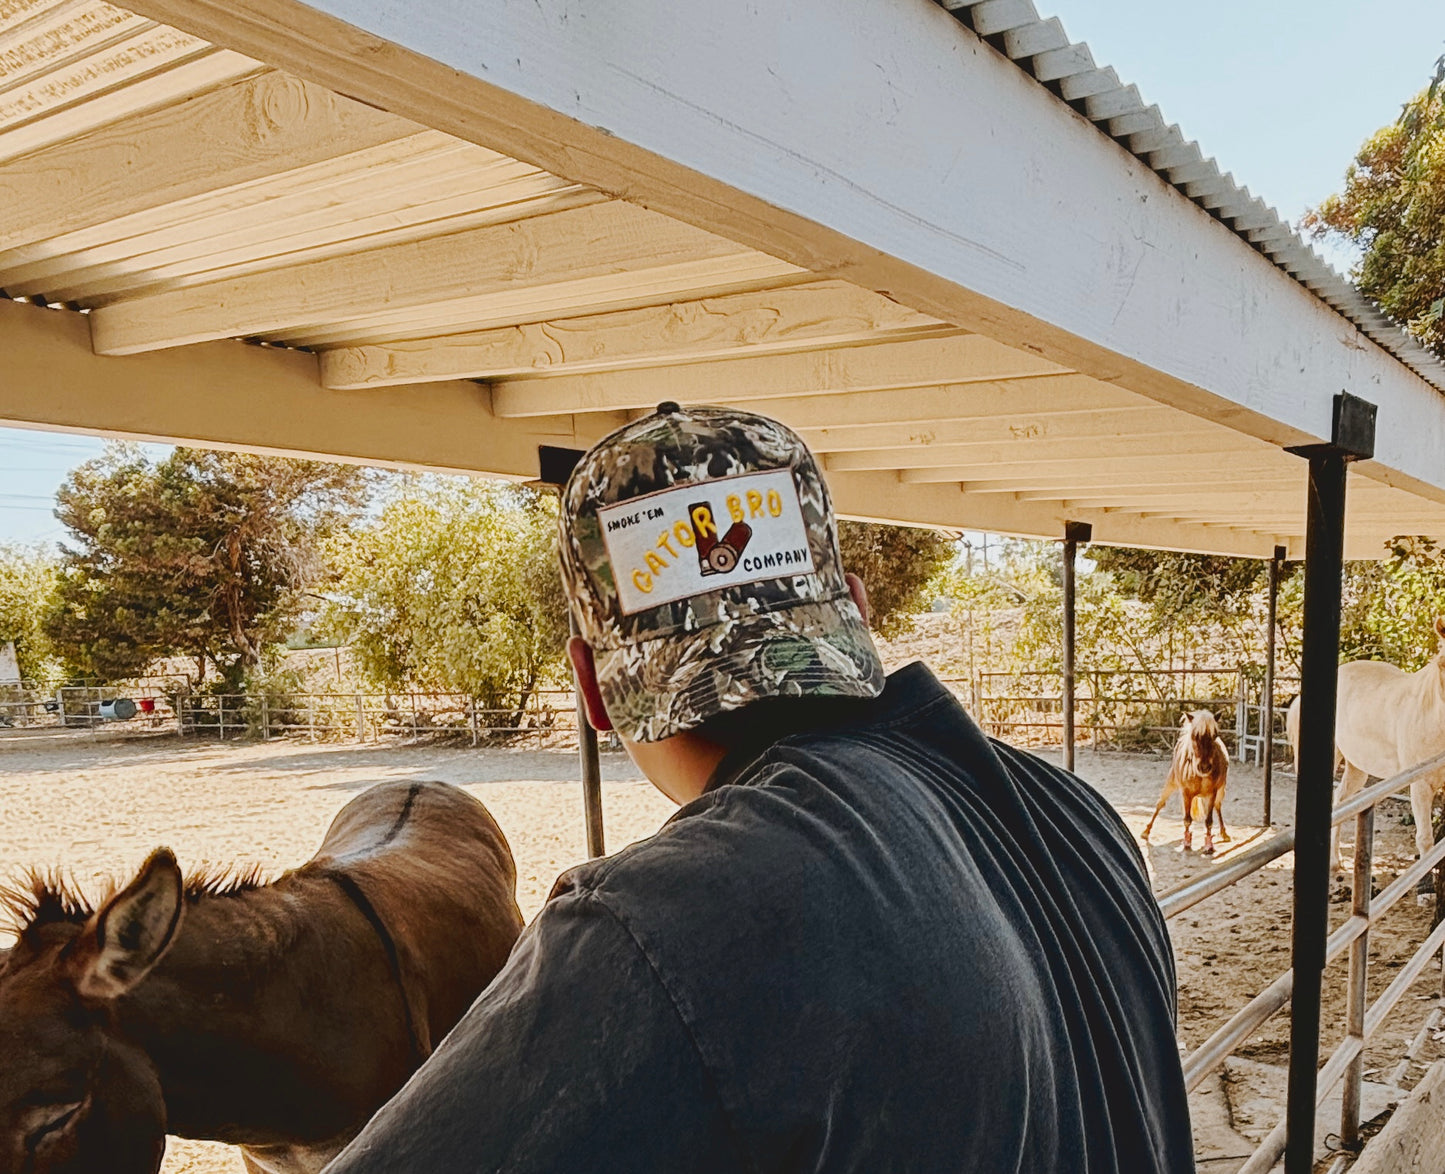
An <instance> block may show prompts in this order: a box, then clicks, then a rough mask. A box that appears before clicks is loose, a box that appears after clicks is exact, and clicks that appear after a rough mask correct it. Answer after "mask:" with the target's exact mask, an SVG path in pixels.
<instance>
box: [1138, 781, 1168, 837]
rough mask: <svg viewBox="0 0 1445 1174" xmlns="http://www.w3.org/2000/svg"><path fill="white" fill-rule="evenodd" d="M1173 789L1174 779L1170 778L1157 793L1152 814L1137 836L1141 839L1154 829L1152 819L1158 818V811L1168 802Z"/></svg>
mask: <svg viewBox="0 0 1445 1174" xmlns="http://www.w3.org/2000/svg"><path fill="white" fill-rule="evenodd" d="M1173 790H1174V780H1173V779H1170V780H1169V781H1168V782H1167V783H1165V784H1164V790H1163V791H1162V792H1160V794H1159V802H1158V803H1157V804H1156V805H1155V807H1154V814H1153V815H1151V816H1150V817H1149V822H1148V823H1147V824H1145V825H1144V832H1143V834H1142V835H1141V836H1140V837H1139V838H1140V839H1141V840H1147V839H1148V838H1149V833H1150V832H1152V831H1153V830H1154V821H1155V820H1156V819H1158V818H1159V813H1160V812H1161V811H1163V810H1164V804H1166V803H1167V802H1169V794H1170V792H1171V791H1173Z"/></svg>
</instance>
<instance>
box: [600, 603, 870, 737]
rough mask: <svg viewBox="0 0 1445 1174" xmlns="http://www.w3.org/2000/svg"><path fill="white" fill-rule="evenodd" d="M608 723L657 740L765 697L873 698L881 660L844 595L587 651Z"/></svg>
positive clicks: (621, 731) (625, 733) (628, 733)
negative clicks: (693, 629) (592, 651)
mask: <svg viewBox="0 0 1445 1174" xmlns="http://www.w3.org/2000/svg"><path fill="white" fill-rule="evenodd" d="M594 657H595V662H596V666H597V685H598V688H599V689H600V690H601V693H602V700H603V703H604V704H605V705H606V706H607V716H608V717H609V718H610V719H611V721H612V727H613V729H615V730H616V731H617V732H618V733H619V734H621V735H622V736H623V737H624V738H627V739H629V740H631V741H634V742H657V741H661V740H662V739H663V738H670V737H672V736H673V735H674V734H680V733H682V732H684V731H685V730H690V729H692V728H694V727H695V726H698V725H700V724H701V723H703V722H705V721H706V720H707V719H708V718H710V717H712V716H714V715H715V714H719V713H725V712H727V711H728V710H733V709H739V708H741V707H742V706H744V705H747V704H749V703H750V702H753V701H757V700H760V699H762V698H765V697H830V696H831V697H877V696H878V694H879V693H881V692H882V690H883V664H882V662H881V661H880V660H879V659H878V651H877V649H876V648H875V647H874V644H873V638H872V636H871V635H869V632H868V628H867V625H865V624H864V623H863V619H862V617H861V616H860V615H859V614H858V608H857V605H856V604H854V602H853V599H852V597H851V596H850V595H848V594H846V593H844V594H843V595H841V596H838V597H835V598H833V599H828V600H821V601H816V602H815V601H806V602H799V603H796V604H793V605H791V606H789V607H785V608H774V609H771V610H768V611H760V612H754V613H751V614H745V615H741V616H737V617H730V618H726V619H723V620H721V621H719V622H718V623H714V624H709V625H708V626H707V627H705V628H700V629H698V630H696V631H693V632H673V633H669V634H667V635H664V636H658V637H655V638H653V639H650V640H645V641H641V642H638V643H633V644H624V645H622V646H620V647H617V648H611V649H594Z"/></svg>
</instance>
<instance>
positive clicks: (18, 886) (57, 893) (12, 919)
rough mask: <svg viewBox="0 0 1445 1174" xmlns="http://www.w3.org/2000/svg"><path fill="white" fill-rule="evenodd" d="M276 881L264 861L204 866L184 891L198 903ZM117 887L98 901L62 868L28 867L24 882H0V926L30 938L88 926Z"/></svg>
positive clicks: (188, 879) (112, 882)
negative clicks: (50, 929) (54, 928)
mask: <svg viewBox="0 0 1445 1174" xmlns="http://www.w3.org/2000/svg"><path fill="white" fill-rule="evenodd" d="M270 883H271V882H270V881H269V880H268V879H267V878H266V876H265V873H264V870H263V869H262V867H261V865H259V864H249V865H245V866H241V865H227V866H221V865H213V864H202V865H201V866H200V867H199V868H197V869H196V870H195V871H194V872H192V873H190V874H189V875H188V876H187V877H186V878H185V881H184V893H185V899H186V901H187V902H188V903H194V902H196V901H199V900H200V899H201V898H203V897H236V896H239V895H241V894H242V893H250V892H254V891H255V890H257V889H262V888H265V887H266V886H267V885H268V884H270ZM116 888H117V885H116V883H115V880H114V879H111V880H110V881H109V882H108V883H107V885H106V888H105V894H104V896H102V897H101V899H100V901H99V902H97V901H95V900H93V899H92V898H90V897H88V896H86V895H85V893H83V892H81V890H80V889H79V887H78V886H77V885H76V883H75V880H74V878H73V877H68V876H66V875H64V874H63V873H61V872H60V871H59V870H58V869H43V870H42V869H36V868H32V869H28V870H27V871H26V872H24V873H23V874H22V875H21V877H20V879H19V880H16V881H13V882H8V883H0V928H6V929H9V930H10V931H11V932H13V933H14V934H15V936H16V937H24V936H25V935H26V934H29V933H31V932H32V931H34V930H37V929H41V928H43V927H44V926H47V925H83V924H84V923H85V922H86V921H88V920H89V919H90V918H91V917H92V916H94V914H95V911H96V909H98V908H99V907H100V906H101V905H104V904H105V902H106V901H108V900H109V899H110V897H111V896H112V895H113V894H114V893H115V891H116Z"/></svg>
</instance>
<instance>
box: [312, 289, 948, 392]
mask: <svg viewBox="0 0 1445 1174" xmlns="http://www.w3.org/2000/svg"><path fill="white" fill-rule="evenodd" d="M938 333H948V334H953V333H957V331H956V330H955V328H953V327H950V326H948V325H946V324H945V323H942V322H939V321H938V319H936V318H930V317H928V316H927V315H926V314H920V313H918V312H917V311H916V310H910V309H907V308H906V307H904V306H900V305H899V304H898V303H897V302H894V301H892V300H890V299H888V298H886V297H884V296H883V295H882V294H876V293H873V292H871V291H870V290H865V289H859V288H858V287H857V286H854V285H849V284H848V283H847V282H843V281H824V282H811V283H809V284H806V285H795V286H787V287H783V288H781V289H765V290H756V291H750V292H747V293H736V294H725V295H721V296H719V297H709V298H701V299H698V300H696V301H689V302H672V303H670V304H667V305H661V306H647V307H644V308H642V309H637V310H620V311H617V312H615V313H611V314H596V315H591V316H589V317H584V318H560V319H555V320H553V321H549V322H530V323H525V324H523V325H520V326H509V327H505V328H503V329H500V330H481V331H473V332H469V333H465V334H449V335H444V336H442V337H439V338H430V337H429V338H420V339H408V340H402V341H399V342H391V343H378V344H374V345H369V346H368V345H361V346H351V347H337V348H335V349H332V350H326V351H323V352H322V353H321V379H322V382H323V383H325V384H326V386H327V387H337V388H348V387H382V386H386V385H388V384H393V383H429V382H431V381H433V380H437V379H498V378H506V377H509V376H517V375H535V374H538V373H541V372H546V371H551V370H559V369H560V370H566V371H609V370H619V369H624V368H628V367H636V366H649V365H656V364H658V363H667V362H677V361H679V360H686V361H688V362H695V361H698V360H703V359H715V358H721V357H726V356H728V355H731V354H737V353H739V352H746V353H747V354H761V353H767V352H773V351H783V350H802V349H808V348H814V347H823V346H840V345H848V344H851V343H857V342H870V341H874V340H876V339H878V338H879V337H880V336H887V337H891V338H909V337H917V336H920V335H924V334H938Z"/></svg>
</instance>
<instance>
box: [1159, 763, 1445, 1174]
mask: <svg viewBox="0 0 1445 1174" xmlns="http://www.w3.org/2000/svg"><path fill="white" fill-rule="evenodd" d="M1442 766H1445V754H1441V755H1439V756H1438V757H1436V758H1432V759H1430V760H1428V761H1426V762H1423V763H1421V764H1420V765H1418V766H1415V767H1412V768H1411V769H1410V770H1407V771H1403V772H1402V773H1400V774H1398V775H1396V776H1395V777H1393V778H1390V779H1385V780H1383V781H1382V782H1378V783H1375V784H1373V785H1371V786H1368V787H1366V788H1364V789H1363V790H1361V791H1360V792H1359V793H1358V794H1356V795H1354V796H1352V797H1351V798H1350V799H1349V800H1347V801H1346V802H1344V803H1341V804H1339V805H1338V806H1337V807H1335V808H1334V811H1333V812H1332V814H1331V824H1332V825H1338V824H1341V823H1343V822H1345V821H1346V820H1348V819H1351V818H1353V819H1354V820H1355V861H1354V876H1353V881H1352V889H1351V900H1352V904H1351V910H1350V917H1349V918H1348V919H1347V920H1346V921H1344V922H1343V923H1342V924H1341V925H1340V926H1338V927H1337V928H1336V929H1335V930H1334V932H1333V933H1331V934H1330V935H1329V938H1328V940H1327V942H1326V944H1325V963H1326V965H1328V964H1329V963H1330V962H1333V961H1336V960H1338V959H1339V958H1341V957H1343V956H1344V955H1345V953H1346V951H1348V953H1349V976H1348V980H1347V981H1348V989H1347V992H1346V997H1345V1002H1346V1021H1345V1037H1344V1039H1343V1040H1342V1041H1341V1043H1340V1045H1339V1046H1338V1047H1337V1048H1336V1049H1335V1050H1334V1051H1333V1052H1332V1053H1331V1054H1330V1056H1329V1058H1328V1059H1327V1060H1326V1061H1325V1063H1324V1065H1323V1067H1321V1068H1320V1070H1319V1075H1318V1078H1317V1087H1316V1104H1322V1103H1323V1102H1324V1101H1325V1099H1326V1098H1327V1097H1328V1096H1329V1094H1330V1093H1332V1092H1333V1091H1334V1089H1335V1086H1336V1085H1338V1084H1339V1083H1340V1082H1341V1081H1342V1080H1343V1081H1344V1082H1345V1088H1344V1094H1343V1101H1342V1108H1341V1120H1340V1138H1341V1141H1342V1144H1343V1145H1344V1146H1346V1147H1347V1148H1354V1147H1356V1146H1358V1144H1359V1139H1360V1094H1361V1088H1362V1085H1363V1080H1364V1051H1365V1047H1366V1046H1367V1045H1368V1044H1369V1042H1370V1040H1371V1039H1372V1038H1373V1037H1374V1036H1375V1035H1376V1034H1377V1033H1378V1032H1379V1029H1380V1027H1381V1026H1382V1025H1383V1024H1384V1022H1385V1019H1386V1017H1387V1016H1388V1015H1389V1014H1390V1012H1391V1011H1392V1010H1393V1009H1394V1008H1395V1006H1396V1004H1398V1003H1399V1001H1400V999H1401V998H1403V997H1404V995H1405V992H1406V991H1407V990H1409V988H1410V987H1411V985H1413V983H1414V982H1415V980H1416V979H1418V978H1419V977H1420V974H1421V973H1422V972H1423V971H1424V969H1425V967H1426V966H1427V965H1428V964H1429V961H1430V959H1431V957H1433V956H1434V955H1435V954H1437V953H1440V952H1441V951H1442V950H1445V921H1442V922H1441V924H1440V925H1438V926H1437V927H1436V928H1435V929H1434V931H1433V932H1431V933H1430V934H1429V935H1428V936H1427V937H1426V938H1425V940H1424V941H1423V942H1421V944H1420V946H1419V947H1418V948H1417V949H1416V951H1415V953H1414V954H1413V955H1412V956H1411V958H1410V960H1409V961H1408V962H1406V963H1405V965H1404V966H1402V967H1401V968H1400V970H1399V972H1398V973H1397V974H1396V975H1395V978H1394V979H1393V980H1392V981H1391V983H1390V984H1389V986H1387V987H1386V988H1385V990H1384V991H1383V992H1382V993H1381V994H1380V996H1379V997H1378V998H1377V999H1376V1000H1375V1001H1374V1002H1373V1003H1371V1002H1369V1001H1368V984H1369V964H1370V958H1369V935H1370V930H1371V928H1373V927H1374V926H1377V925H1379V923H1380V921H1381V920H1382V919H1383V918H1384V916H1385V914H1387V913H1388V912H1389V911H1390V909H1391V908H1393V907H1394V906H1395V905H1396V904H1397V903H1398V902H1399V901H1400V900H1401V899H1402V898H1404V897H1405V896H1406V895H1407V894H1409V893H1412V892H1414V890H1415V886H1416V884H1417V883H1418V882H1419V881H1420V880H1421V879H1423V878H1424V877H1425V876H1427V875H1428V874H1429V873H1430V872H1431V870H1432V869H1434V868H1436V867H1437V866H1438V865H1440V863H1441V862H1442V861H1445V841H1442V842H1441V843H1438V844H1436V845H1435V846H1434V848H1432V849H1431V850H1430V851H1429V852H1427V853H1426V854H1425V855H1424V856H1423V857H1422V858H1421V859H1419V860H1417V861H1415V863H1414V864H1412V865H1411V866H1410V867H1409V868H1407V869H1405V870H1404V871H1403V872H1401V873H1400V875H1399V876H1398V877H1397V878H1396V879H1395V880H1394V881H1393V882H1391V884H1389V885H1388V886H1386V887H1385V888H1384V889H1382V890H1381V891H1380V892H1379V893H1373V892H1372V881H1371V873H1372V866H1373V863H1374V831H1375V809H1376V807H1377V806H1378V804H1379V803H1380V801H1381V800H1382V799H1386V798H1389V797H1391V796H1393V795H1398V794H1400V793H1401V792H1402V791H1405V790H1407V789H1408V788H1409V786H1410V784H1411V783H1413V782H1414V781H1415V780H1416V779H1418V778H1420V777H1421V776H1423V775H1427V774H1430V773H1432V772H1434V771H1436V770H1438V769H1440V768H1441V767H1442ZM1294 847H1295V837H1294V833H1293V832H1282V833H1280V834H1279V835H1277V836H1274V837H1272V838H1271V839H1269V840H1267V841H1266V842H1265V843H1263V844H1257V845H1255V846H1254V847H1252V848H1248V849H1245V850H1244V851H1241V852H1239V853H1237V854H1235V855H1232V856H1231V857H1229V858H1227V859H1226V860H1224V861H1222V862H1221V863H1219V864H1218V865H1216V866H1215V867H1213V868H1211V869H1210V870H1209V871H1208V872H1206V873H1204V874H1203V875H1201V876H1198V877H1195V878H1193V879H1191V880H1188V881H1186V882H1184V883H1183V884H1180V885H1176V886H1175V887H1174V888H1172V889H1169V890H1168V891H1166V892H1164V893H1162V894H1160V896H1159V907H1160V909H1161V910H1162V911H1163V913H1164V916H1165V918H1166V919H1167V918H1173V917H1177V916H1178V915H1179V914H1181V913H1183V912H1184V911H1185V910H1186V909H1191V908H1193V907H1194V906H1195V905H1197V904H1199V903H1200V902H1201V901H1204V900H1206V899H1207V898H1209V897H1211V896H1213V895H1215V894H1216V893H1219V892H1222V891H1223V890H1224V889H1227V888H1229V887H1230V886H1231V885H1234V884H1237V883H1239V882H1240V881H1241V880H1243V879H1244V878H1245V877H1248V876H1251V875H1253V874H1254V873H1255V872H1258V871H1259V870H1260V869H1261V868H1264V867H1265V866H1266V865H1268V864H1269V863H1271V862H1272V861H1275V860H1278V859H1279V858H1280V857H1282V856H1285V855H1287V854H1288V853H1290V852H1292V851H1293V850H1294ZM1442 962H1445V958H1442ZM1293 989H1294V970H1293V969H1290V970H1286V971H1285V972H1284V973H1283V974H1281V975H1279V976H1278V977H1277V978H1275V979H1274V981H1273V982H1271V983H1269V985H1268V986H1266V987H1265V988H1264V990H1262V991H1261V992H1260V993H1259V994H1258V995H1256V996H1255V997H1254V998H1253V999H1251V1000H1250V1001H1249V1002H1248V1003H1246V1004H1245V1005H1244V1006H1243V1007H1241V1008H1240V1009H1239V1010H1238V1011H1237V1012H1235V1014H1234V1015H1233V1016H1232V1017H1231V1018H1230V1019H1229V1020H1228V1022H1226V1023H1225V1024H1224V1025H1223V1026H1222V1027H1220V1028H1219V1029H1218V1030H1217V1031H1215V1032H1214V1034H1213V1035H1211V1036H1210V1037H1209V1038H1208V1039H1207V1040H1205V1041H1204V1042H1203V1043H1202V1044H1200V1045H1199V1047H1197V1048H1195V1049H1194V1050H1193V1051H1192V1052H1190V1053H1189V1054H1188V1055H1187V1056H1185V1058H1184V1080H1185V1086H1186V1088H1188V1089H1189V1090H1190V1091H1191V1092H1192V1091H1193V1090H1194V1089H1195V1088H1197V1087H1198V1086H1199V1085H1200V1084H1201V1083H1202V1082H1203V1081H1204V1079H1205V1078H1206V1077H1208V1076H1209V1075H1210V1073H1212V1072H1213V1071H1215V1069H1217V1068H1218V1067H1219V1066H1220V1065H1222V1064H1223V1063H1224V1062H1225V1060H1227V1059H1228V1058H1229V1056H1230V1055H1232V1054H1233V1053H1234V1051H1235V1050H1236V1049H1237V1048H1238V1047H1239V1046H1240V1045H1241V1044H1242V1043H1244V1041H1245V1040H1247V1039H1248V1038H1249V1037H1250V1036H1251V1035H1253V1034H1254V1032H1255V1031H1257V1030H1258V1029H1259V1028H1260V1027H1261V1026H1263V1024H1264V1023H1265V1022H1267V1021H1268V1020H1269V1019H1270V1018H1271V1017H1272V1016H1273V1015H1274V1014H1276V1013H1277V1012H1278V1011H1280V1010H1282V1009H1283V1008H1284V1007H1286V1006H1288V1005H1289V1002H1290V996H1291V994H1292V992H1293ZM1442 1006H1445V1004H1442ZM1436 1021H1437V1022H1438V1013H1437V1018H1436ZM1285 1132H1286V1129H1285V1121H1284V1120H1281V1121H1280V1122H1279V1124H1278V1125H1276V1126H1275V1128H1274V1129H1273V1130H1272V1131H1271V1132H1270V1133H1269V1135H1268V1136H1267V1137H1266V1138H1265V1139H1264V1141H1263V1142H1261V1143H1260V1145H1259V1146H1258V1148H1257V1149H1256V1150H1255V1151H1254V1153H1253V1154H1252V1155H1251V1156H1250V1158H1249V1160H1248V1161H1247V1162H1246V1163H1245V1164H1244V1165H1243V1166H1242V1167H1241V1168H1240V1174H1264V1172H1265V1171H1268V1170H1271V1169H1273V1168H1274V1166H1275V1164H1276V1163H1277V1162H1278V1161H1279V1160H1280V1158H1281V1157H1282V1156H1283V1155H1284V1151H1285Z"/></svg>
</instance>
